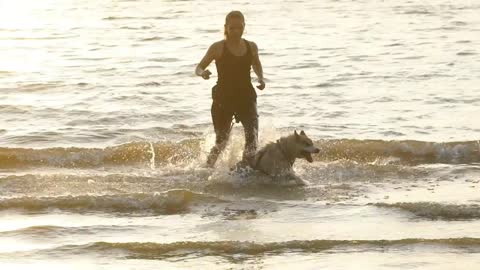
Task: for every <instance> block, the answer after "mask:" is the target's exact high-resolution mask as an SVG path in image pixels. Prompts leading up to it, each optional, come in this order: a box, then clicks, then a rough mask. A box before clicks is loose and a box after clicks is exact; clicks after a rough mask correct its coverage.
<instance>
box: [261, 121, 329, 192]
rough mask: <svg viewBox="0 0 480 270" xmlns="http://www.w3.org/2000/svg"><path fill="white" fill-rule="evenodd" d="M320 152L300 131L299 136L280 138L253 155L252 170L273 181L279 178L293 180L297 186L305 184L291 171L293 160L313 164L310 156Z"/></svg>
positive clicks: (295, 133) (294, 134) (296, 134)
mask: <svg viewBox="0 0 480 270" xmlns="http://www.w3.org/2000/svg"><path fill="white" fill-rule="evenodd" d="M318 152H320V150H319V149H318V148H316V147H315V146H314V145H313V142H312V140H311V139H310V138H308V137H307V134H305V132H304V131H303V130H302V131H301V132H300V134H298V133H297V131H296V130H295V132H294V133H293V134H292V135H289V136H287V137H281V138H280V139H279V140H277V142H275V143H269V144H267V145H266V146H264V147H263V148H262V149H260V150H259V151H258V152H257V154H256V155H255V159H254V169H256V170H259V171H261V172H263V173H265V174H267V175H269V176H271V177H272V178H273V179H274V180H276V179H278V178H281V179H285V180H294V181H295V182H296V183H297V184H299V185H304V184H305V183H304V182H303V180H301V179H300V178H299V177H298V176H296V175H295V172H294V171H293V168H292V167H293V163H295V159H297V158H304V159H306V160H307V161H308V162H313V158H312V154H313V153H318Z"/></svg>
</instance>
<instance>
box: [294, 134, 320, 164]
mask: <svg viewBox="0 0 480 270" xmlns="http://www.w3.org/2000/svg"><path fill="white" fill-rule="evenodd" d="M294 136H295V150H296V151H295V152H296V158H304V159H306V160H307V161H308V162H313V158H312V154H316V153H318V152H320V150H319V149H318V148H316V147H315V146H314V145H313V142H312V140H311V139H310V138H308V136H307V134H305V132H304V131H303V130H302V131H300V134H299V133H297V131H296V130H295V132H294Z"/></svg>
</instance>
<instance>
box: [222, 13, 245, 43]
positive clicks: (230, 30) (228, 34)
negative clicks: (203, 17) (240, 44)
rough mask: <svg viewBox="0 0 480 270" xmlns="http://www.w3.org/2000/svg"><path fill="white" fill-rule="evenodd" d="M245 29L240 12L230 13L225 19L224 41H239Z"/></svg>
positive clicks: (243, 19) (243, 18)
mask: <svg viewBox="0 0 480 270" xmlns="http://www.w3.org/2000/svg"><path fill="white" fill-rule="evenodd" d="M244 29H245V17H243V14H242V13H241V12H240V11H236V10H234V11H231V12H230V13H228V14H227V17H226V18H225V31H224V35H225V39H230V38H232V39H240V38H241V37H242V35H243V30H244Z"/></svg>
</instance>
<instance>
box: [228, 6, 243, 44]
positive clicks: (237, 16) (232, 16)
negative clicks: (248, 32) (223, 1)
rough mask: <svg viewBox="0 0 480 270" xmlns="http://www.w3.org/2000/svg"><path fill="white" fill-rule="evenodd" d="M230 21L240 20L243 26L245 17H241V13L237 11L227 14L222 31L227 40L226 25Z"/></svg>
mask: <svg viewBox="0 0 480 270" xmlns="http://www.w3.org/2000/svg"><path fill="white" fill-rule="evenodd" d="M232 19H240V20H242V21H243V25H245V17H243V14H242V12H240V11H238V10H233V11H230V12H229V13H228V14H227V17H225V28H224V31H223V35H224V36H225V38H228V33H227V24H228V23H229V22H230V20H232Z"/></svg>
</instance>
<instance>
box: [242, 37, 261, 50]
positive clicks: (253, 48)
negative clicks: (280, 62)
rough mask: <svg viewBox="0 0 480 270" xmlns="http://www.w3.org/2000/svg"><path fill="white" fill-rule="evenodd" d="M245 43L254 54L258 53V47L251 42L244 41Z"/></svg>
mask: <svg viewBox="0 0 480 270" xmlns="http://www.w3.org/2000/svg"><path fill="white" fill-rule="evenodd" d="M245 41H246V42H247V43H248V45H249V46H250V49H252V50H253V51H254V52H257V51H258V47H257V44H256V43H255V42H253V41H251V40H246V39H245Z"/></svg>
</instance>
